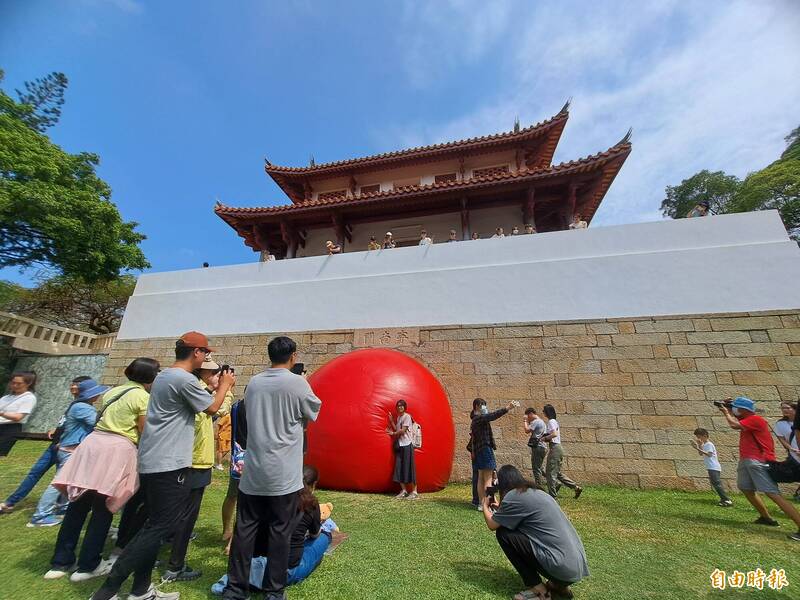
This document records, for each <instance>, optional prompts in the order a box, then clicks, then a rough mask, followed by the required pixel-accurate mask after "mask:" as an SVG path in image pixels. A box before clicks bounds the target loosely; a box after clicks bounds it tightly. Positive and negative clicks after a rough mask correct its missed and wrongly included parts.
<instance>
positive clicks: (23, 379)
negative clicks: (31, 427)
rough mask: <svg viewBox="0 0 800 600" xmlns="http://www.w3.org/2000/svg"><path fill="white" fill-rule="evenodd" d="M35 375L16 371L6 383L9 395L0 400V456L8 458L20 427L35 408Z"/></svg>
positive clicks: (31, 372) (20, 429) (29, 372)
mask: <svg viewBox="0 0 800 600" xmlns="http://www.w3.org/2000/svg"><path fill="white" fill-rule="evenodd" d="M34 389H36V373H34V372H33V371H16V372H14V373H12V374H11V378H10V379H9V382H8V391H9V393H8V394H6V395H5V396H3V397H2V398H0V456H8V453H9V452H11V448H13V447H14V444H16V443H17V436H18V435H19V434H20V432H21V431H22V425H23V424H24V423H27V422H28V417H29V416H30V414H31V413H32V412H33V409H34V408H35V407H36V396H35V395H34V394H33V391H34Z"/></svg>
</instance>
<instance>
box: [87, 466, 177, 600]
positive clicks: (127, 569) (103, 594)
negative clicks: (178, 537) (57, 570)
mask: <svg viewBox="0 0 800 600" xmlns="http://www.w3.org/2000/svg"><path fill="white" fill-rule="evenodd" d="M188 475H189V468H188V467H187V468H185V469H177V470H175V471H167V472H164V473H141V474H140V475H139V480H140V482H141V486H142V489H143V490H144V495H145V502H146V503H147V514H148V517H147V521H146V522H145V524H144V526H143V527H142V529H141V530H140V531H139V532H138V533H137V534H136V535H135V536H134V537H133V539H132V540H131V541H130V542H129V543H128V545H127V546H125V549H124V550H123V551H122V554H120V556H119V558H118V559H117V562H115V563H114V566H113V567H112V569H111V573H110V574H109V575H108V579H106V580H105V582H104V583H103V586H102V587H101V588H100V589H99V590H97V591H96V592H95V593H94V595H93V596H92V598H93V600H110V598H113V597H115V596H116V594H117V592H118V591H119V588H121V587H122V584H123V583H125V580H126V579H127V578H128V577H129V576H130V575H131V573H133V586H132V587H131V593H132V594H136V595H141V594H144V593H145V592H146V591H147V590H148V589H149V588H150V583H151V578H152V573H153V567H154V566H155V563H156V558H157V557H158V551H159V549H160V548H161V545H162V544H163V543H164V540H165V539H166V538H167V536H169V534H170V533H172V531H173V529H174V528H175V523H176V522H177V521H178V519H179V518H180V516H181V514H183V509H184V507H185V506H186V503H187V502H188V500H189V491H190V489H189V485H188V483H187V481H186V478H187V477H188Z"/></svg>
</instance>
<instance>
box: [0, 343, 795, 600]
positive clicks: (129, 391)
mask: <svg viewBox="0 0 800 600" xmlns="http://www.w3.org/2000/svg"><path fill="white" fill-rule="evenodd" d="M212 351H213V349H212V348H211V347H210V346H209V342H208V339H207V337H206V336H205V335H203V334H201V333H197V332H189V333H187V334H184V335H183V336H181V338H180V339H179V340H178V341H177V342H176V345H175V361H174V363H173V364H172V365H171V366H170V367H169V368H165V369H162V368H161V365H160V364H159V363H158V362H157V361H156V360H154V359H151V358H137V359H135V360H133V361H132V362H131V363H130V364H129V365H128V366H127V368H126V369H125V377H126V379H127V381H126V382H125V383H124V384H122V385H118V386H115V387H113V388H109V387H107V386H103V385H100V384H99V383H98V382H96V381H95V380H94V379H92V378H91V377H87V376H81V377H76V378H75V379H74V380H73V381H72V382H71V385H70V393H71V395H72V401H71V402H70V404H69V406H68V407H67V409H66V411H65V412H64V415H63V417H62V418H61V420H60V422H59V423H58V426H57V427H56V429H55V430H53V431H51V432H50V437H51V441H50V443H49V444H48V446H47V448H46V449H45V451H44V452H43V453H42V455H41V456H40V457H39V459H38V460H37V461H36V463H35V464H34V465H33V467H32V468H31V470H30V472H29V473H28V474H27V475H26V477H25V478H24V479H23V481H22V482H21V483H20V485H19V486H18V488H17V489H16V490H15V491H14V492H13V493H12V494H11V495H10V496H9V497H8V498H7V499H6V501H5V502H3V503H0V512H2V513H8V512H12V511H13V510H14V507H15V505H16V504H18V503H19V502H20V501H21V500H22V499H23V498H25V497H26V496H27V495H28V494H29V493H30V491H31V490H32V489H33V487H34V486H35V485H36V483H37V482H38V481H39V480H40V479H41V478H42V477H43V476H44V474H45V473H46V472H47V471H48V470H49V469H50V468H51V467H55V468H56V473H55V476H54V478H53V481H52V483H51V484H50V485H49V486H48V487H47V488H46V490H45V491H44V493H43V494H42V496H41V498H40V499H39V501H38V503H37V507H36V510H35V512H34V514H33V516H32V519H31V522H30V523H29V526H42V527H44V526H52V525H60V529H59V532H58V536H57V538H56V542H55V547H54V549H53V553H52V557H51V561H50V562H51V568H50V570H48V571H47V572H46V573H45V574H44V578H45V579H59V578H62V577H66V576H69V578H70V580H71V581H74V582H80V581H86V580H89V579H93V578H96V577H103V576H105V577H106V579H105V581H104V583H103V584H102V586H101V587H100V588H99V589H98V590H97V591H96V592H95V593H94V594H93V595H92V599H93V600H111V599H116V598H118V597H119V596H118V593H119V590H120V588H121V586H122V585H123V583H124V582H125V581H126V580H127V579H128V578H129V577H131V576H132V578H133V581H132V587H131V592H130V595H129V596H128V599H129V600H157V599H162V600H163V599H167V600H177V599H178V598H179V596H180V592H169V593H167V592H163V591H161V590H160V589H159V584H154V583H153V570H154V567H155V564H156V558H157V555H158V553H159V551H160V550H161V548H162V546H163V545H164V544H165V543H166V544H169V545H170V555H169V560H168V561H167V562H166V564H165V568H164V569H163V573H162V576H161V578H160V581H161V582H167V581H178V582H179V581H189V580H193V579H197V578H199V577H200V576H201V575H202V573H201V572H200V571H198V570H195V569H193V568H192V567H191V566H189V564H188V562H187V553H188V548H189V543H190V540H191V539H192V535H193V529H194V526H195V524H196V522H197V519H198V517H199V514H200V509H201V503H202V499H203V495H204V491H205V489H206V487H207V486H208V485H209V484H210V483H211V480H212V470H213V469H214V468H215V467H218V466H219V465H220V462H221V460H222V458H221V456H222V455H223V454H224V453H226V452H227V451H228V450H229V451H230V469H229V484H228V491H227V493H226V497H225V500H224V502H223V507H222V530H223V534H222V537H223V540H224V541H225V542H226V543H227V550H226V551H227V553H228V554H229V560H228V569H227V573H226V574H225V575H224V576H223V577H222V578H221V579H220V580H219V581H218V582H217V583H216V584H215V585H214V586H213V587H212V591H213V592H214V593H216V594H220V595H222V597H223V598H224V599H228V600H240V599H243V598H246V597H247V595H248V592H249V590H250V589H251V588H253V587H255V588H258V589H261V590H263V591H264V593H265V594H266V597H267V598H273V599H275V598H284V597H285V589H286V586H287V585H290V584H293V583H297V582H300V581H303V580H304V579H305V578H307V577H308V576H309V575H310V574H311V573H312V572H313V570H314V569H315V568H316V567H317V566H318V565H319V564H320V562H321V560H322V556H323V554H324V552H325V551H326V549H327V548H328V547H329V545H330V543H331V539H332V535H333V533H334V531H336V530H337V527H336V524H335V523H334V522H333V521H332V520H331V519H330V518H329V517H330V508H329V509H327V510H325V514H324V515H323V507H324V506H325V505H320V504H319V502H318V501H317V498H316V496H315V489H316V485H317V483H318V481H319V473H318V471H317V469H316V468H314V467H313V466H312V465H304V464H303V457H304V453H305V444H306V442H305V428H306V425H307V424H308V422H309V421H314V420H316V418H317V416H318V414H319V411H320V409H321V406H322V401H321V400H320V399H319V398H317V397H316V395H315V394H314V392H313V390H312V389H311V387H310V385H309V384H308V382H307V381H306V379H305V371H304V369H303V367H302V364H300V363H297V346H296V344H295V342H294V341H293V340H291V339H290V338H288V337H276V338H274V339H273V340H271V341H270V343H269V345H268V348H267V351H268V355H269V359H270V366H269V368H267V369H266V370H264V371H263V372H261V373H259V374H258V375H255V376H253V377H252V378H251V379H250V381H249V382H248V385H247V386H246V388H245V394H244V398H243V399H241V400H239V401H238V402H234V398H233V394H232V389H233V386H234V384H235V382H236V375H235V372H234V369H233V368H231V367H229V366H228V365H222V366H220V365H219V364H218V363H216V362H215V361H214V360H213V359H212V358H211V356H210V355H211V353H212ZM36 379H37V378H36V374H35V373H32V372H30V371H19V372H15V373H13V374H12V377H11V380H10V383H9V394H7V395H5V396H3V397H2V398H0V451H2V455H3V456H5V455H6V454H8V451H9V450H10V449H11V447H12V446H13V444H14V441H15V440H16V437H17V435H18V433H19V431H20V429H21V426H22V424H23V423H25V422H26V420H27V419H28V417H29V416H30V414H31V412H32V411H33V409H34V407H35V405H36V396H35V385H36ZM715 404H716V405H717V406H718V407H719V410H720V411H721V413H722V416H723V417H724V419H725V420H726V422H727V423H728V425H729V426H730V427H731V428H732V429H734V430H736V431H738V432H739V437H740V443H739V463H738V467H737V487H738V489H739V490H740V491H741V492H742V493H743V495H744V496H745V498H746V499H747V500H748V502H749V503H750V504H751V505H752V506H753V507H754V508H755V509H756V511H757V512H758V513H759V516H758V518H757V519H756V521H755V522H756V523H757V524H760V525H765V526H771V527H774V526H777V525H778V522H777V521H776V520H774V519H773V518H772V516H771V515H770V513H769V511H768V509H767V507H766V505H765V504H764V502H763V500H762V499H761V497H760V496H759V494H763V495H764V496H766V497H767V498H769V499H770V500H771V501H772V502H774V503H775V504H776V505H777V506H778V507H779V508H780V509H781V510H782V511H783V512H784V513H785V514H786V516H788V517H789V518H790V519H792V520H793V521H794V523H795V524H796V525H797V526H798V532H797V533H794V534H792V535H790V536H789V537H790V538H791V539H793V540H796V541H800V512H798V510H797V509H796V508H795V507H794V506H793V505H792V504H791V502H789V501H788V500H786V499H785V498H783V496H782V495H781V492H780V489H779V488H778V483H781V482H797V481H800V450H798V442H797V438H796V432H797V430H798V427H799V426H800V423H799V421H800V418H798V414H797V405H795V404H791V403H788V402H784V403H782V404H781V412H782V417H781V419H780V420H779V421H778V422H777V423H776V424H775V427H774V429H772V431H770V429H771V428H770V426H769V424H768V423H767V421H766V420H765V419H764V418H763V417H761V416H760V415H758V414H756V405H755V402H753V401H752V400H751V399H749V398H746V397H738V398H736V399H734V400H730V399H729V400H726V401H724V402H717V403H715ZM516 408H519V402H517V401H511V402H509V403H508V405H507V406H505V407H502V408H499V409H497V410H494V411H490V410H489V408H488V404H487V402H486V400H484V399H483V398H475V400H474V401H473V403H472V410H471V412H470V435H469V442H468V445H467V450H468V451H469V452H470V457H471V461H472V467H473V504H474V505H475V506H476V507H477V509H478V510H479V511H480V512H481V513H482V515H483V517H484V520H485V523H486V526H487V527H488V529H489V530H492V531H494V532H495V534H496V538H497V541H498V544H499V546H500V548H501V549H502V551H503V552H504V553H505V555H506V556H507V558H508V560H509V562H510V563H511V564H512V565H513V566H514V568H515V569H516V570H517V572H518V573H519V575H520V577H521V578H522V580H523V582H524V584H525V586H526V589H525V590H523V591H522V592H520V593H519V594H517V595H516V596H515V598H516V599H517V600H530V599H536V598H539V599H541V600H544V599H547V598H551V597H567V598H569V597H572V590H571V588H570V586H571V585H573V584H574V583H577V582H578V581H580V580H581V579H582V578H584V577H586V576H587V575H588V574H589V569H588V563H587V559H586V553H585V550H584V548H583V545H582V543H581V540H580V537H579V535H578V534H577V532H576V531H575V529H574V527H573V526H572V524H571V523H570V521H569V519H568V518H567V516H566V515H565V514H564V513H563V511H562V510H561V508H560V507H559V505H558V503H557V501H556V500H557V498H558V494H559V490H560V488H561V487H562V486H563V487H567V488H570V489H572V490H573V491H574V497H575V498H576V499H577V498H579V497H580V495H581V493H582V491H583V488H582V487H581V486H580V485H578V484H577V483H575V482H574V481H572V480H571V479H570V478H569V477H567V476H566V475H565V474H564V473H563V472H562V464H563V460H564V452H563V449H562V445H561V429H560V425H559V423H558V420H557V414H556V410H555V408H554V407H553V406H552V405H550V404H547V405H545V406H544V407H543V408H542V411H541V415H540V414H539V413H538V412H537V410H536V409H535V408H533V407H530V408H527V409H526V410H525V414H524V419H523V423H522V431H523V432H524V434H525V435H526V436H527V438H528V443H527V445H528V447H529V449H530V460H531V474H532V480H528V479H526V478H525V477H524V476H523V475H522V473H521V472H520V471H519V470H518V469H517V468H516V467H514V466H511V465H504V466H502V467H500V468H498V466H497V461H496V458H495V451H496V450H497V445H496V442H495V437H494V432H493V430H492V423H493V422H494V421H497V420H498V419H500V418H502V417H504V416H505V415H507V414H508V413H509V412H511V411H513V410H515V409H516ZM223 419H224V420H223ZM387 419H388V423H387V427H386V434H387V435H388V437H389V438H390V440H391V444H392V447H393V450H394V471H393V481H394V482H395V483H396V484H397V485H398V486H399V492H398V493H397V496H395V498H397V499H402V500H417V499H418V498H419V497H420V495H419V493H418V491H417V482H416V479H417V478H416V463H415V449H416V448H417V447H419V445H418V444H421V441H418V440H416V439H415V435H420V436H421V433H419V425H418V424H416V423H415V421H414V419H413V417H412V416H411V414H410V412H409V406H408V403H407V401H406V400H404V399H398V400H397V401H396V403H395V412H394V413H392V412H390V413H389V414H388V415H387ZM215 420H216V421H217V423H216V424H215ZM215 430H216V431H215ZM773 433H774V435H775V437H776V438H777V440H778V442H779V444H780V445H781V446H782V447H783V448H784V449H785V451H786V453H787V455H786V458H785V459H784V460H782V461H778V460H777V459H776V454H775V446H774V442H773V439H772V435H773ZM694 436H695V437H694V439H693V440H692V446H693V447H694V448H695V449H696V450H697V452H698V454H699V455H700V456H702V458H703V460H704V463H705V466H706V469H707V471H708V477H709V481H710V483H711V485H712V487H713V489H714V490H715V491H716V492H717V494H718V495H719V498H720V501H719V505H720V506H722V507H728V506H731V505H732V504H733V501H732V500H731V498H730V496H729V495H728V494H727V492H726V490H725V488H724V486H723V484H722V478H721V473H722V466H721V462H720V460H719V457H718V455H717V450H716V447H715V445H714V443H713V442H712V441H711V440H710V434H709V432H708V431H707V430H706V429H703V428H698V429H696V430H695V431H694ZM215 440H216V441H217V442H219V441H220V440H223V441H225V440H227V443H228V446H223V448H221V449H220V448H219V447H216V448H215ZM795 499H800V488H798V489H797V491H796V492H795ZM331 508H332V507H331ZM119 512H121V515H120V519H119V523H118V528H117V529H116V531H113V528H112V521H113V519H114V515H115V514H116V513H119ZM62 517H63V518H62ZM110 534H113V535H115V536H116V544H115V547H114V549H113V550H112V552H111V554H110V555H109V557H108V558H106V559H104V558H103V548H104V546H105V543H106V540H107V538H108V537H109V535H110ZM81 536H82V539H81Z"/></svg>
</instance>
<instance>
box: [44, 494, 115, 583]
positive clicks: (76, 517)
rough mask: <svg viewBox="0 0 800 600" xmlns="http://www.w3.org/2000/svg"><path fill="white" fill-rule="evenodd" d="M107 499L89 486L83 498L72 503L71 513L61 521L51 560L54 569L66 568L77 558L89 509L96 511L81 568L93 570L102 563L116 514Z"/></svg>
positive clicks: (80, 560)
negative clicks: (104, 548)
mask: <svg viewBox="0 0 800 600" xmlns="http://www.w3.org/2000/svg"><path fill="white" fill-rule="evenodd" d="M106 499H107V496H104V495H103V494H98V493H97V492H96V491H94V490H87V491H85V492H84V493H83V494H81V496H80V498H78V499H77V500H75V501H74V502H70V503H69V508H67V514H66V515H64V522H63V523H61V528H60V529H59V530H58V538H57V539H56V549H55V552H54V553H53V559H52V560H51V561H50V562H51V564H52V565H53V568H54V569H58V570H64V571H66V570H68V569H69V568H70V567H71V566H72V564H73V563H74V562H75V549H76V548H77V546H78V538H79V537H80V536H81V530H82V529H83V524H84V522H85V521H86V517H87V516H88V514H89V512H91V513H92V516H91V517H90V518H89V525H88V526H87V527H86V533H85V534H84V536H83V544H82V545H81V553H80V556H79V557H78V571H80V572H81V573H90V572H91V571H94V570H95V569H96V568H97V566H98V565H99V564H100V560H101V559H102V553H103V546H104V545H105V543H106V537H107V536H108V530H109V528H110V527H111V521H112V519H113V518H114V515H112V514H111V512H110V511H109V510H108V508H106Z"/></svg>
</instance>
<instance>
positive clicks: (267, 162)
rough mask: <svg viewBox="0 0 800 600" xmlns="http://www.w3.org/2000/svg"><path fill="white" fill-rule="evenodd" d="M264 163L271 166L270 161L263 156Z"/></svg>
mask: <svg viewBox="0 0 800 600" xmlns="http://www.w3.org/2000/svg"><path fill="white" fill-rule="evenodd" d="M264 164H265V165H267V166H268V167H271V166H272V163H271V162H269V161H268V160H267V157H266V156H265V157H264Z"/></svg>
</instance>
